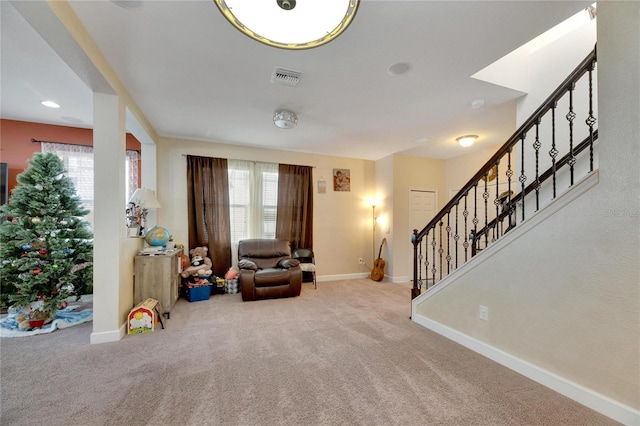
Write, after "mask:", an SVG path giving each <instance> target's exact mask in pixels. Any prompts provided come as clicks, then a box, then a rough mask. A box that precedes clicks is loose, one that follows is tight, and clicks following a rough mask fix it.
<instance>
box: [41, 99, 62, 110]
mask: <svg viewBox="0 0 640 426" xmlns="http://www.w3.org/2000/svg"><path fill="white" fill-rule="evenodd" d="M40 103H41V104H42V105H44V106H46V107H49V108H60V105H58V104H57V103H55V102H53V101H41V102H40Z"/></svg>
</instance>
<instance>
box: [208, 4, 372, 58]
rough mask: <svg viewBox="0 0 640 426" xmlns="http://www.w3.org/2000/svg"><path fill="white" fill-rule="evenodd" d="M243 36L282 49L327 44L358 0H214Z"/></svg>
mask: <svg viewBox="0 0 640 426" xmlns="http://www.w3.org/2000/svg"><path fill="white" fill-rule="evenodd" d="M214 2H215V3H216V6H218V8H219V9H220V12H222V14H223V15H224V17H225V18H227V20H228V21H229V22H230V23H231V24H232V25H233V26H234V27H236V28H237V29H238V30H240V31H242V32H243V33H244V34H245V35H247V36H249V37H251V38H253V39H254V40H257V41H259V42H261V43H264V44H267V45H269V46H273V47H279V48H282V49H294V50H296V49H308V48H311V47H317V46H320V45H323V44H325V43H328V42H329V41H331V40H333V39H334V38H336V37H338V36H339V35H340V34H342V32H343V31H344V30H345V29H347V27H348V26H349V24H350V23H351V21H352V20H353V17H354V16H355V14H356V11H357V10H358V5H359V3H360V0H331V1H327V0H298V1H296V0H214Z"/></svg>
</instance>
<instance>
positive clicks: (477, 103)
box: [471, 99, 484, 109]
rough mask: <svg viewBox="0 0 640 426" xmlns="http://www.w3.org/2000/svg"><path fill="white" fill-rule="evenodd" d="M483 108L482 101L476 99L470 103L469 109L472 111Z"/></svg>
mask: <svg viewBox="0 0 640 426" xmlns="http://www.w3.org/2000/svg"><path fill="white" fill-rule="evenodd" d="M483 106H484V99H476V100H475V101H473V102H471V108H473V109H478V108H482V107H483Z"/></svg>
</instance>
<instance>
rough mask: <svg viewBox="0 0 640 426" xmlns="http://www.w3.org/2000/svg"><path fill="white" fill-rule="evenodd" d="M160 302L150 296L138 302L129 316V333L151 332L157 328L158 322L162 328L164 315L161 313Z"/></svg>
mask: <svg viewBox="0 0 640 426" xmlns="http://www.w3.org/2000/svg"><path fill="white" fill-rule="evenodd" d="M161 309H162V308H160V303H159V302H158V301H157V300H155V299H152V298H148V299H146V300H145V301H143V302H140V303H138V304H137V305H136V306H135V307H134V308H133V309H131V311H130V312H129V316H128V317H127V328H128V330H129V331H128V334H139V333H151V332H152V331H154V330H155V324H156V322H160V324H161V325H162V328H164V324H162V315H160V310H161Z"/></svg>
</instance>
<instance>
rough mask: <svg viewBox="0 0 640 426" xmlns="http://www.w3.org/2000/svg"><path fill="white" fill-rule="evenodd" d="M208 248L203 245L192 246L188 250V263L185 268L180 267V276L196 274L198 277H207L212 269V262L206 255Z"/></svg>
mask: <svg viewBox="0 0 640 426" xmlns="http://www.w3.org/2000/svg"><path fill="white" fill-rule="evenodd" d="M208 251H209V249H208V248H207V247H205V246H203V247H194V248H192V249H191V250H189V255H190V256H191V260H190V264H189V266H187V267H186V268H183V269H182V274H181V275H182V277H183V278H188V277H190V276H192V275H197V276H200V277H203V276H204V277H208V276H210V275H211V274H212V273H213V271H212V269H211V268H212V267H213V262H212V261H211V259H210V258H209V257H208V256H207V253H208Z"/></svg>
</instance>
